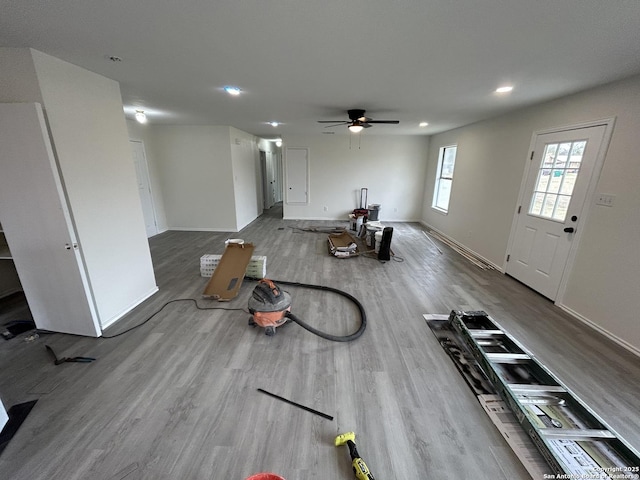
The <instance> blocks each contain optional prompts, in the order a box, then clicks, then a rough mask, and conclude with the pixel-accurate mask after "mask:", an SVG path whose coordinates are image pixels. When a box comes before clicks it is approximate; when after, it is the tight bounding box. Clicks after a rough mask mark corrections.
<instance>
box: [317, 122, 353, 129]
mask: <svg viewBox="0 0 640 480" xmlns="http://www.w3.org/2000/svg"><path fill="white" fill-rule="evenodd" d="M321 123H327V122H321ZM350 124H351V122H340V123H334V124H333V125H327V126H326V127H324V128H332V127H338V126H340V125H350Z"/></svg>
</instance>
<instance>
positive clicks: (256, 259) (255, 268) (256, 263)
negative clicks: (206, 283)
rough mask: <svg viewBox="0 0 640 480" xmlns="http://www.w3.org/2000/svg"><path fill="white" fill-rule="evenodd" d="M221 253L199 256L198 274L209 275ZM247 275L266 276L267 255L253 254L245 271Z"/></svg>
mask: <svg viewBox="0 0 640 480" xmlns="http://www.w3.org/2000/svg"><path fill="white" fill-rule="evenodd" d="M221 258H222V255H218V254H209V253H208V254H206V255H203V256H202V257H200V276H202V277H210V276H211V275H213V272H214V271H215V269H216V267H217V266H218V264H219V263H220V259H221ZM245 275H246V276H247V277H253V278H265V277H266V276H267V257H265V256H264V255H253V256H252V257H251V260H250V261H249V265H247V271H246V272H245Z"/></svg>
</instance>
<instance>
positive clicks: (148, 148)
mask: <svg viewBox="0 0 640 480" xmlns="http://www.w3.org/2000/svg"><path fill="white" fill-rule="evenodd" d="M151 128H152V127H151V126H150V125H149V124H146V125H143V124H141V123H139V122H136V121H135V120H129V119H127V130H128V131H129V138H130V139H131V140H139V141H141V142H142V143H143V145H144V152H145V155H146V157H147V166H148V167H149V181H150V182H151V197H152V201H153V206H154V209H155V212H156V223H157V225H156V226H157V227H158V233H162V232H164V231H166V230H168V226H167V214H166V211H165V206H164V196H163V194H162V182H161V177H160V172H159V167H158V162H157V161H156V159H155V154H154V149H153V142H152V140H151V136H150V134H151Z"/></svg>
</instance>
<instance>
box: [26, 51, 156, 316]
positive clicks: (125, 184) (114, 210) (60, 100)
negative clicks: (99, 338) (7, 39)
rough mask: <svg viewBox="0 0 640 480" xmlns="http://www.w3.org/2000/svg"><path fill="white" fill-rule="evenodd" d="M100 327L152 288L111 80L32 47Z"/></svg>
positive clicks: (124, 133)
mask: <svg viewBox="0 0 640 480" xmlns="http://www.w3.org/2000/svg"><path fill="white" fill-rule="evenodd" d="M31 52H32V56H33V60H34V65H35V69H36V73H37V77H38V82H39V85H40V90H41V92H42V101H43V107H44V110H45V112H46V117H47V121H48V125H49V129H50V132H51V136H52V138H53V144H54V148H55V152H56V157H57V160H58V162H59V168H60V169H61V171H62V177H63V182H64V185H65V190H66V193H67V196H68V198H69V201H70V203H71V206H72V215H73V219H74V224H75V226H76V230H77V233H78V238H79V241H80V243H81V251H82V255H83V258H84V261H85V266H86V269H87V274H88V277H89V281H90V283H91V288H92V291H93V294H94V299H95V304H96V308H97V311H98V314H99V317H100V323H101V325H102V327H103V328H105V327H106V326H108V325H109V324H111V323H113V322H114V321H115V320H117V319H118V318H120V317H121V316H122V315H123V314H125V313H126V312H127V311H129V310H130V309H131V308H133V307H135V306H136V305H137V304H138V303H140V302H141V301H142V300H144V299H145V298H147V297H148V296H149V295H151V294H152V293H153V292H155V291H156V290H157V287H156V284H155V277H154V273H153V265H152V263H151V255H150V252H149V244H148V242H147V237H146V232H145V228H144V219H143V215H142V207H141V206H140V199H139V196H138V190H137V184H136V177H135V169H134V166H133V162H132V158H131V149H130V146H129V138H128V134H127V129H126V124H125V119H124V113H123V111H122V97H121V95H120V86H119V85H118V83H117V82H115V81H113V80H110V79H108V78H105V77H102V76H100V75H97V74H95V73H92V72H89V71H88V70H85V69H82V68H80V67H76V66H75V65H71V64H70V63H67V62H63V61H62V60H59V59H57V58H54V57H51V56H49V55H45V54H43V53H41V52H38V51H35V50H32V51H31Z"/></svg>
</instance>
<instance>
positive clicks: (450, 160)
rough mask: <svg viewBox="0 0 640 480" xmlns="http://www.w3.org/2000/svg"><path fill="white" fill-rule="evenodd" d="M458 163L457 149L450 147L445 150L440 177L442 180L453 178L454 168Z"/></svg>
mask: <svg viewBox="0 0 640 480" xmlns="http://www.w3.org/2000/svg"><path fill="white" fill-rule="evenodd" d="M455 161H456V147H448V148H445V149H444V154H443V157H442V170H441V174H440V176H441V177H442V178H453V167H454V165H455Z"/></svg>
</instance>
